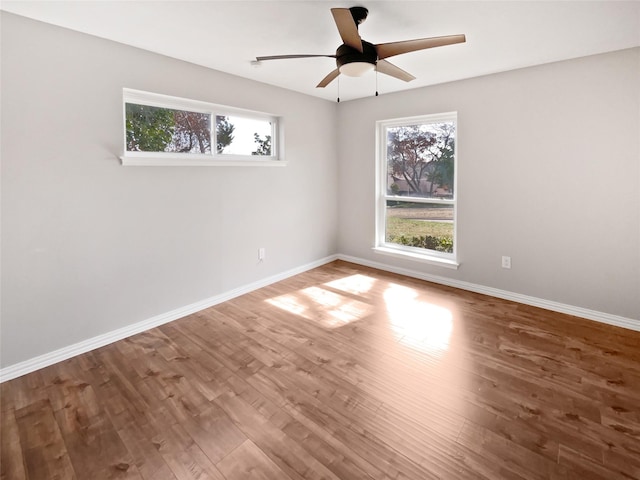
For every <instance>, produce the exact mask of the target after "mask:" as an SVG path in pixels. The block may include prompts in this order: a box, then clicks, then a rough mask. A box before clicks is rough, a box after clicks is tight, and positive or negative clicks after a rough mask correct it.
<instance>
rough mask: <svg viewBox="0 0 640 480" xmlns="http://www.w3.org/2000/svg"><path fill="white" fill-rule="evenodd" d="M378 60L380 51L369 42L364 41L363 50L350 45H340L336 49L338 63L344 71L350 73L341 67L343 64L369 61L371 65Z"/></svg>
mask: <svg viewBox="0 0 640 480" xmlns="http://www.w3.org/2000/svg"><path fill="white" fill-rule="evenodd" d="M377 61H378V52H377V51H376V47H375V46H374V45H373V44H372V43H369V42H366V41H364V40H363V41H362V52H359V51H358V50H356V49H355V48H352V47H350V46H349V45H340V46H339V47H338V50H336V64H337V65H338V68H339V69H340V71H341V72H342V73H345V74H346V75H348V73H347V72H346V71H344V69H341V68H340V67H342V66H343V65H348V64H350V63H369V64H371V65H374V66H375V64H376V62H377Z"/></svg>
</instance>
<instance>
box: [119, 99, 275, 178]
mask: <svg viewBox="0 0 640 480" xmlns="http://www.w3.org/2000/svg"><path fill="white" fill-rule="evenodd" d="M127 103H135V104H137V105H149V106H152V107H163V108H171V109H174V110H186V111H189V112H200V113H208V114H210V115H211V116H212V118H215V116H216V115H223V116H231V115H233V116H237V117H247V118H251V119H257V120H265V121H269V122H271V124H272V128H273V131H272V135H271V139H272V140H271V148H272V150H273V152H274V155H271V156H260V157H257V156H255V155H233V154H225V153H218V152H216V151H215V148H214V146H213V145H212V148H211V154H202V153H175V152H130V151H127V145H126V134H124V132H125V130H126V127H125V126H126V108H125V105H126V104H127ZM122 118H123V123H122V129H121V132H123V139H122V141H123V149H122V150H123V154H122V155H121V156H120V161H121V162H122V165H124V166H221V167H230V166H233V167H237V166H245V167H256V166H261V167H284V166H286V165H287V162H286V161H285V160H284V127H283V123H284V122H283V119H282V117H281V116H278V115H273V114H268V113H264V112H257V111H253V110H246V109H242V108H235V107H229V106H226V105H218V104H215V103H208V102H202V101H199V100H192V99H187V98H181V97H172V96H170V95H163V94H160V93H151V92H145V91H142V90H134V89H131V88H123V89H122Z"/></svg>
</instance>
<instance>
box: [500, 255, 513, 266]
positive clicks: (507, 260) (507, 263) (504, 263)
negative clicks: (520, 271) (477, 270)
mask: <svg viewBox="0 0 640 480" xmlns="http://www.w3.org/2000/svg"><path fill="white" fill-rule="evenodd" d="M502 268H511V257H505V256H503V257H502Z"/></svg>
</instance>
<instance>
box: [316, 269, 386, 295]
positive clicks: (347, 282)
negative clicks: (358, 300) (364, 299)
mask: <svg viewBox="0 0 640 480" xmlns="http://www.w3.org/2000/svg"><path fill="white" fill-rule="evenodd" d="M374 283H376V279H375V278H371V277H368V276H366V275H361V274H357V275H351V276H349V277H343V278H339V279H338V280H334V281H333V282H328V283H325V285H326V286H327V287H330V288H335V289H336V290H341V291H343V292H347V293H351V294H353V295H362V294H363V293H367V292H368V291H369V290H371V288H372V287H373V284H374Z"/></svg>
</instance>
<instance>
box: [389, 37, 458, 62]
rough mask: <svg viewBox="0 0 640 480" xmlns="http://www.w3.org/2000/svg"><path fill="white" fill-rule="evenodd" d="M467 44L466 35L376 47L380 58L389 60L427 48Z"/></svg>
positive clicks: (422, 39) (393, 43)
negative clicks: (395, 56)
mask: <svg viewBox="0 0 640 480" xmlns="http://www.w3.org/2000/svg"><path fill="white" fill-rule="evenodd" d="M463 42H466V38H465V36H464V35H447V36H444V37H431V38H420V39H416V40H406V41H404V42H391V43H380V44H378V45H376V50H377V52H378V58H379V59H383V58H389V57H393V56H394V55H400V54H402V53H409V52H415V51H416V50H424V49H426V48H433V47H442V46H444V45H453V44H454V43H463Z"/></svg>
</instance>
